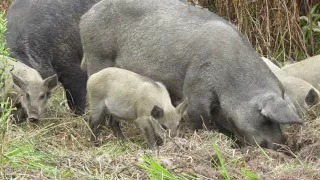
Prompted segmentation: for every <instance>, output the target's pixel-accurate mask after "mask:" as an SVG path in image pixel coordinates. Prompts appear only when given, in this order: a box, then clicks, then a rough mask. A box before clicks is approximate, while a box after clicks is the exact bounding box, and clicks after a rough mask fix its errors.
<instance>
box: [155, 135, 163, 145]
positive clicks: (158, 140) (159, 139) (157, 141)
mask: <svg viewBox="0 0 320 180" xmlns="http://www.w3.org/2000/svg"><path fill="white" fill-rule="evenodd" d="M156 145H157V146H162V145H163V140H162V139H161V137H160V136H156Z"/></svg>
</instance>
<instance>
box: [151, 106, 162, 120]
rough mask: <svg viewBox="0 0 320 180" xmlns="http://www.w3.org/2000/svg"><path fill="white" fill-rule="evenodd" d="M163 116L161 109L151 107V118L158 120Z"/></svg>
mask: <svg viewBox="0 0 320 180" xmlns="http://www.w3.org/2000/svg"><path fill="white" fill-rule="evenodd" d="M163 115H164V112H163V109H161V108H159V107H158V106H153V109H152V111H151V116H152V117H153V118H154V119H160V118H162V117H163Z"/></svg>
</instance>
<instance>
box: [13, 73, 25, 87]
mask: <svg viewBox="0 0 320 180" xmlns="http://www.w3.org/2000/svg"><path fill="white" fill-rule="evenodd" d="M11 75H12V80H13V83H14V84H15V85H16V86H18V87H19V88H20V89H21V90H24V88H25V85H26V82H25V81H23V80H22V79H20V77H18V76H16V75H15V74H13V73H11Z"/></svg>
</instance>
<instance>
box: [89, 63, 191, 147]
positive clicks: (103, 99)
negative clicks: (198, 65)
mask: <svg viewBox="0 0 320 180" xmlns="http://www.w3.org/2000/svg"><path fill="white" fill-rule="evenodd" d="M87 89H88V96H89V104H90V107H91V124H90V127H91V129H92V132H93V135H92V136H91V140H92V141H94V140H96V136H97V127H98V126H99V125H103V124H104V123H105V120H106V115H107V114H111V117H110V121H109V124H110V126H111V128H112V130H113V133H114V135H115V136H116V137H119V138H123V137H124V135H123V134H122V131H121V129H120V127H119V121H120V119H123V120H133V121H134V122H135V123H136V125H137V127H138V128H139V129H140V130H141V132H142V133H143V134H145V137H146V140H147V142H148V147H149V148H150V149H153V148H154V146H155V144H156V140H157V137H160V138H161V139H162V140H164V137H165V134H166V133H165V131H169V135H170V136H171V137H175V136H176V135H178V131H179V129H178V128H179V122H180V120H181V117H182V114H183V113H184V111H185V109H186V108H187V105H188V104H187V101H185V102H183V103H181V104H180V105H179V106H178V107H177V108H175V107H174V106H173V105H172V104H171V99H170V96H169V93H168V91H167V89H166V87H165V86H164V85H163V84H162V83H159V82H154V81H153V80H151V79H150V78H148V77H144V76H141V75H139V74H136V73H134V72H131V71H128V70H125V69H120V68H115V67H110V68H106V69H103V70H101V71H99V72H97V73H95V74H93V75H92V76H90V77H89V80H88V83H87Z"/></svg>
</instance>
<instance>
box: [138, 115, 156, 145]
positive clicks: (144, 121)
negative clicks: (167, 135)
mask: <svg viewBox="0 0 320 180" xmlns="http://www.w3.org/2000/svg"><path fill="white" fill-rule="evenodd" d="M135 123H136V125H137V126H138V128H139V129H140V131H141V132H142V133H143V134H144V135H145V138H146V141H147V143H148V147H149V149H154V148H155V146H156V134H155V131H154V129H153V126H152V124H151V122H150V118H149V117H141V118H138V119H137V120H135Z"/></svg>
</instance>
